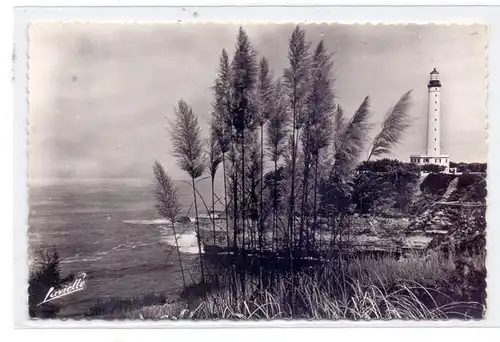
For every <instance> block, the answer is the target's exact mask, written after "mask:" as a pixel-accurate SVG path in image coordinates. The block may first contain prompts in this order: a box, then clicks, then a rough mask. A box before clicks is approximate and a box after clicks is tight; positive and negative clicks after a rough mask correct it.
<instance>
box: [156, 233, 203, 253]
mask: <svg viewBox="0 0 500 342" xmlns="http://www.w3.org/2000/svg"><path fill="white" fill-rule="evenodd" d="M161 242H163V243H166V244H168V245H170V246H175V237H174V235H173V233H172V229H168V230H167V229H165V228H164V229H162V230H161ZM177 243H178V245H179V251H180V252H181V253H187V254H198V239H197V238H196V232H192V231H190V232H184V233H182V234H177ZM201 252H202V253H205V251H204V249H203V245H202V246H201Z"/></svg>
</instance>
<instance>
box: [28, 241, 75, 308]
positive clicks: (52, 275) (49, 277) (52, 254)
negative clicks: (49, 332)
mask: <svg viewBox="0 0 500 342" xmlns="http://www.w3.org/2000/svg"><path fill="white" fill-rule="evenodd" d="M37 254H38V259H39V260H38V261H37V263H38V269H36V270H35V271H33V272H32V273H30V275H29V280H28V306H29V315H30V317H32V318H35V317H38V318H54V317H56V316H57V313H58V312H59V310H60V309H61V308H60V306H59V305H57V304H55V303H53V302H49V303H44V304H42V305H39V303H41V302H43V300H44V299H45V296H46V295H47V292H48V291H49V289H50V288H51V287H54V288H56V289H57V288H59V287H60V286H61V285H62V284H64V283H65V282H67V281H71V280H72V278H73V277H74V276H73V275H69V276H68V277H67V278H64V279H63V278H61V269H60V267H59V261H60V258H59V252H58V251H57V250H56V249H52V250H39V251H37Z"/></svg>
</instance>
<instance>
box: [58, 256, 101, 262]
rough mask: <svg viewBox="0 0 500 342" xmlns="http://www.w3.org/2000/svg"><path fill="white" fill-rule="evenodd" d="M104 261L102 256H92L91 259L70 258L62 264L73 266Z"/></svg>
mask: <svg viewBox="0 0 500 342" xmlns="http://www.w3.org/2000/svg"><path fill="white" fill-rule="evenodd" d="M101 259H102V256H90V257H84V258H81V257H76V256H75V257H69V258H66V259H63V260H61V262H60V263H61V264H72V263H74V262H93V261H99V260H101Z"/></svg>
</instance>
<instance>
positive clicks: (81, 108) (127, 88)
mask: <svg viewBox="0 0 500 342" xmlns="http://www.w3.org/2000/svg"><path fill="white" fill-rule="evenodd" d="M486 46H487V30H486V26H485V25H481V24H460V25H459V24H446V25H444V24H443V25H438V24H433V25H431V24H429V25H427V24H411V25H403V24H395V25H384V24H378V25H371V24H355V23H352V24H340V23H320V24H313V23H311V24H304V23H297V22H289V23H281V24H278V23H271V22H269V23H266V22H260V23H257V22H248V23H229V22H228V23H223V22H220V23H217V22H213V23H208V22H207V23H187V22H171V23H160V22H158V23H153V22H150V23H139V22H137V23H134V22H127V23H125V22H123V23H120V22H108V23H106V22H92V21H82V22H57V21H53V22H50V21H47V22H32V23H31V24H30V26H29V63H28V65H29V67H28V68H29V71H28V78H29V81H28V84H29V85H28V90H29V98H28V99H29V114H28V128H27V129H28V132H29V133H28V135H29V149H28V150H29V153H28V160H29V162H28V163H29V164H28V169H29V176H28V177H29V180H28V186H29V198H28V203H29V218H28V219H27V224H28V229H27V235H28V237H27V239H28V245H29V251H27V253H28V255H29V275H27V279H28V284H27V286H26V298H27V300H26V305H27V306H28V310H27V311H28V312H29V317H30V318H31V319H34V320H37V319H54V320H61V319H68V318H69V319H73V318H86V319H91V320H92V319H129V320H214V319H221V320H283V319H296V320H329V321H332V320H395V319H398V320H411V321H412V320H448V319H455V320H460V321H462V320H470V319H483V318H484V317H485V312H486V308H487V305H486V303H487V292H488V290H489V289H488V288H487V286H486V276H487V270H486V263H485V259H486V239H487V237H486V236H487V235H486V226H487V224H486V217H485V213H486V207H487V200H486V199H487V189H488V186H487V183H486V174H487V172H488V171H487V143H486V142H487V140H486V138H487V129H486V127H487V125H486V99H487V83H486V81H485V80H486V77H487V67H486V62H487V53H486Z"/></svg>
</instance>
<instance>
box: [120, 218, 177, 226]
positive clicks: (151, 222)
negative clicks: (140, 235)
mask: <svg viewBox="0 0 500 342" xmlns="http://www.w3.org/2000/svg"><path fill="white" fill-rule="evenodd" d="M123 223H128V224H141V225H159V224H170V220H167V219H155V220H125V221H123Z"/></svg>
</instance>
